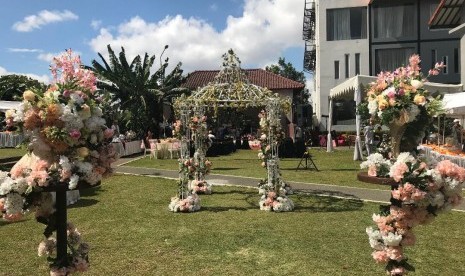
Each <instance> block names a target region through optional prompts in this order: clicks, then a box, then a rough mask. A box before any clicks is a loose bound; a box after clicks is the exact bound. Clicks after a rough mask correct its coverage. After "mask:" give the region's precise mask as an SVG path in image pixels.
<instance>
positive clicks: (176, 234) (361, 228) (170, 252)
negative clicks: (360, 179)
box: [0, 175, 465, 276]
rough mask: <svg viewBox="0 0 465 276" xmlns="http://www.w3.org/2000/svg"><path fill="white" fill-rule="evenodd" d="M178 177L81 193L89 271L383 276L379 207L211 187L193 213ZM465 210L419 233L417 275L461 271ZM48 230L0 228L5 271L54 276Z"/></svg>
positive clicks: (413, 253)
mask: <svg viewBox="0 0 465 276" xmlns="http://www.w3.org/2000/svg"><path fill="white" fill-rule="evenodd" d="M175 191H176V184H175V181H172V180H166V179H160V178H150V177H142V176H122V175H116V176H113V177H111V178H109V179H107V180H106V181H104V182H103V184H102V186H101V187H100V188H97V189H90V190H85V191H82V192H83V194H82V199H81V200H80V201H79V203H78V204H77V205H76V206H74V207H72V208H70V209H69V211H68V214H69V218H70V221H72V222H74V223H75V225H76V226H77V227H78V229H79V230H80V231H81V232H82V234H83V239H84V240H86V241H88V242H89V243H90V245H91V252H90V258H91V268H90V271H89V273H87V274H86V275H207V276H208V275H385V273H384V271H383V266H382V265H377V264H376V263H375V262H374V261H373V260H372V259H371V256H370V254H371V249H370V247H369V244H368V240H367V236H366V234H365V227H366V226H369V225H371V214H372V213H373V212H375V211H376V210H377V205H375V204H367V203H363V202H361V201H356V200H344V199H337V198H331V197H314V196H308V195H292V196H291V198H292V199H293V200H294V202H295V203H296V206H297V208H296V210H295V211H294V212H290V213H268V212H264V211H260V210H259V209H258V206H257V203H258V199H259V196H258V194H257V191H256V190H255V189H247V188H238V187H215V192H214V194H212V195H208V196H201V198H202V209H201V211H199V212H196V213H192V214H178V213H171V212H169V211H168V209H167V206H168V203H169V200H170V197H171V196H172V195H174V194H175ZM464 224H465V214H464V213H459V212H452V213H449V214H446V215H443V216H440V217H438V218H437V219H436V221H435V222H434V223H432V224H431V225H428V226H426V227H418V228H417V231H416V233H417V245H416V246H415V247H412V248H409V249H408V250H407V254H408V256H409V257H410V258H411V262H412V264H413V265H414V266H416V268H417V272H416V273H415V274H414V275H417V276H421V275H445V276H447V275H451V276H452V275H465V265H464V263H465V254H463V253H462V245H463V244H464V243H465V236H464V235H463V225H464ZM42 231H43V226H42V225H40V224H38V223H36V222H35V221H34V220H33V218H32V217H31V216H29V217H28V218H27V219H25V220H23V221H21V222H17V223H11V224H8V223H4V222H0V232H1V238H0V248H1V252H2V254H1V255H2V258H1V263H2V269H1V270H0V275H48V270H47V269H48V268H47V265H46V261H45V259H44V258H41V257H37V253H36V252H37V250H36V248H37V245H38V243H39V241H40V240H41V238H42V234H41V233H42Z"/></svg>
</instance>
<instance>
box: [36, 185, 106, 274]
mask: <svg viewBox="0 0 465 276" xmlns="http://www.w3.org/2000/svg"><path fill="white" fill-rule="evenodd" d="M68 185H69V184H68V183H67V182H54V183H53V182H51V183H50V186H48V187H43V188H42V192H55V193H56V199H55V213H54V214H51V215H50V216H49V217H48V218H45V217H38V218H37V220H38V221H39V222H41V223H43V224H45V225H47V227H46V228H45V231H44V236H45V238H47V239H48V238H49V237H51V236H52V234H53V231H56V258H55V260H54V262H53V264H52V265H51V269H52V270H64V271H65V272H64V273H66V274H65V275H68V274H70V273H73V272H76V271H85V269H83V268H84V267H87V266H88V264H84V265H83V266H82V262H85V263H88V258H87V250H88V248H87V247H88V246H87V244H84V243H82V242H81V241H79V242H77V243H75V244H69V243H68V236H69V232H74V233H78V232H77V230H76V229H74V228H73V229H71V228H70V226H69V225H68V204H67V192H68V191H70V189H68ZM99 185H100V182H98V183H97V184H96V185H90V184H89V183H87V182H84V181H80V182H79V183H78V186H77V187H76V189H77V190H83V189H89V188H93V187H97V186H99ZM75 231H76V232H75ZM78 235H79V236H80V234H79V233H78ZM79 240H80V239H79ZM73 247H76V248H73ZM68 248H70V249H71V255H70V254H69V253H68ZM84 248H87V249H84ZM79 261H81V264H80V265H81V266H79V267H76V264H75V263H76V262H79Z"/></svg>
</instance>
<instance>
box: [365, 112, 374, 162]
mask: <svg viewBox="0 0 465 276" xmlns="http://www.w3.org/2000/svg"><path fill="white" fill-rule="evenodd" d="M363 131H364V135H365V148H366V150H367V154H368V155H370V154H371V153H372V151H373V142H374V141H373V140H374V133H373V120H372V119H370V121H369V123H368V125H367V126H365V128H364V130H363Z"/></svg>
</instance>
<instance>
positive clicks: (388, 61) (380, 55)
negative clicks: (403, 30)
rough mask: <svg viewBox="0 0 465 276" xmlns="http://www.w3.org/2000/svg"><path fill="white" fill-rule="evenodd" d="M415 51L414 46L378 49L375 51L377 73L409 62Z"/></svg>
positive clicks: (391, 69)
mask: <svg viewBox="0 0 465 276" xmlns="http://www.w3.org/2000/svg"><path fill="white" fill-rule="evenodd" d="M413 53H415V48H413V47H411V48H395V49H377V50H376V51H375V70H376V72H375V73H376V74H378V73H380V72H381V71H393V70H395V69H396V68H398V67H399V66H404V65H406V64H408V59H409V57H410V56H411V55H412V54H413Z"/></svg>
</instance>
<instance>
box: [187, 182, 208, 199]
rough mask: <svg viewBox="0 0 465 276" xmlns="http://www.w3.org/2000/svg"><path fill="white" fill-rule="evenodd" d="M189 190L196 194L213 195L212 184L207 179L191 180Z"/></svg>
mask: <svg viewBox="0 0 465 276" xmlns="http://www.w3.org/2000/svg"><path fill="white" fill-rule="evenodd" d="M189 190H190V191H191V192H192V193H194V194H205V195H211V194H212V192H213V190H212V184H210V183H208V182H207V181H206V180H195V179H194V180H192V181H190V182H189Z"/></svg>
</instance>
